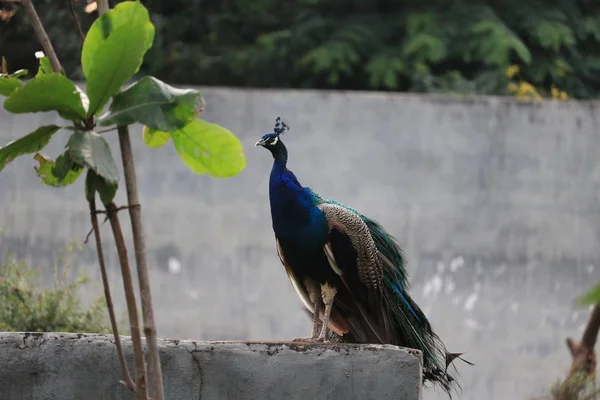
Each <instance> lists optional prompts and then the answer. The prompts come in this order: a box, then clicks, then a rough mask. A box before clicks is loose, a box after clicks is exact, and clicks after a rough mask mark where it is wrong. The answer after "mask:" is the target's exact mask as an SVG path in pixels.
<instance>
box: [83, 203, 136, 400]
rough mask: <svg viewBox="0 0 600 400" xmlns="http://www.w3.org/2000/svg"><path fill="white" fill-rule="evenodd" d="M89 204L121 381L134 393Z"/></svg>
mask: <svg viewBox="0 0 600 400" xmlns="http://www.w3.org/2000/svg"><path fill="white" fill-rule="evenodd" d="M89 205H90V218H91V220H92V229H93V231H94V237H95V239H96V251H97V252H98V262H99V263H100V273H101V274H102V286H103V287H104V298H105V299H106V307H107V308H108V315H109V317H110V325H111V327H112V331H113V336H114V338H115V346H116V347H117V355H118V356H119V363H120V364H121V373H122V375H123V380H122V381H121V382H122V383H123V385H125V387H127V388H128V389H129V390H131V391H132V392H134V393H135V383H134V382H133V380H132V379H131V374H130V373H129V368H128V367H127V362H126V361H125V355H124V354H123V347H122V346H121V338H120V336H119V328H118V326H117V319H116V318H115V308H114V306H113V302H112V296H111V294H110V284H109V282H108V274H107V273H106V263H105V262H104V252H103V251H102V239H101V237H100V228H99V226H98V214H97V213H96V201H95V200H92V201H90V202H89Z"/></svg>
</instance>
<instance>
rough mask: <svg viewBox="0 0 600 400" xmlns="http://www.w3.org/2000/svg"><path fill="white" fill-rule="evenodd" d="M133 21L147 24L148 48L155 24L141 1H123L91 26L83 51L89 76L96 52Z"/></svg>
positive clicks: (146, 47)
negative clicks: (114, 33) (119, 29)
mask: <svg viewBox="0 0 600 400" xmlns="http://www.w3.org/2000/svg"><path fill="white" fill-rule="evenodd" d="M132 22H135V23H140V24H142V25H144V26H145V29H146V31H147V33H148V35H147V36H146V41H145V42H144V47H145V49H146V50H148V49H149V48H150V47H152V42H153V40H154V26H153V25H152V23H151V22H150V16H149V14H148V10H147V9H146V8H145V7H144V6H143V5H142V4H141V3H140V2H139V1H123V2H121V3H119V4H117V5H116V6H115V7H114V8H112V9H110V10H109V11H108V12H107V13H105V14H103V15H101V16H100V17H98V18H97V19H96V21H95V22H94V23H93V24H92V26H91V27H90V30H89V31H88V33H87V35H86V37H85V41H84V42H83V49H82V52H81V65H82V67H83V73H84V74H85V75H86V76H88V75H89V74H90V72H91V70H92V65H93V64H94V59H95V54H96V52H97V51H98V49H99V48H100V47H101V46H102V45H104V44H105V43H106V41H107V39H108V38H109V36H110V34H111V33H113V32H114V31H115V30H116V29H118V28H121V27H123V26H125V25H128V24H131V23H132Z"/></svg>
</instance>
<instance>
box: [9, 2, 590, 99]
mask: <svg viewBox="0 0 600 400" xmlns="http://www.w3.org/2000/svg"><path fill="white" fill-rule="evenodd" d="M40 3H42V1H40ZM113 3H114V2H113ZM145 3H146V5H147V6H148V7H149V8H150V9H151V10H152V13H153V15H152V18H153V21H154V22H155V24H156V27H157V35H156V45H155V47H154V48H153V49H152V51H151V54H150V55H149V56H148V57H147V62H146V64H145V65H144V67H143V68H144V71H143V72H144V73H149V74H153V75H156V76H158V77H159V78H160V79H163V80H166V81H169V82H173V83H184V82H185V83H186V84H202V85H223V86H254V87H281V88H323V89H324V88H332V89H354V90H393V91H416V92H457V93H465V94H469V93H474V94H513V93H516V92H515V87H514V85H511V84H512V83H514V82H513V80H512V79H513V78H514V77H515V75H518V76H517V78H518V81H519V82H525V83H528V84H530V85H531V86H532V88H531V89H533V90H535V92H536V93H537V94H538V95H539V96H553V95H552V93H554V97H558V98H560V97H561V96H563V95H562V94H561V93H562V92H565V93H568V94H569V96H570V97H575V98H597V97H598V96H599V93H600V2H597V1H594V0H545V1H543V0H455V1H447V0H419V1H417V0H406V1H402V2H400V1H393V0H371V1H356V0H352V1H351V0H288V1H285V2H280V1H276V0H219V1H216V0H186V1H183V0H149V1H147V2H145ZM83 6H84V5H83V4H79V5H78V9H82V8H83ZM3 7H5V8H6V7H9V6H3ZM39 12H40V14H41V15H42V18H43V19H44V22H45V23H46V25H47V26H48V27H49V31H50V32H49V33H50V36H51V37H52V39H53V40H54V42H55V43H57V47H58V49H57V50H58V52H59V56H60V58H61V59H62V60H63V64H65V65H64V66H65V68H66V70H67V72H68V73H69V74H70V76H72V77H77V76H78V74H80V71H78V70H77V69H76V68H77V67H76V65H77V59H78V56H79V54H77V53H78V48H79V46H78V43H77V40H78V39H77V36H76V31H75V27H74V25H73V22H72V21H71V20H70V15H69V11H68V7H67V2H66V1H64V2H56V1H51V0H44V2H43V4H40V6H39ZM81 14H82V24H83V26H84V29H86V28H87V27H88V26H89V24H90V23H91V22H92V20H93V18H92V17H90V16H86V15H85V14H84V13H81ZM29 29H30V28H29V26H28V24H27V23H26V21H25V19H24V17H23V16H22V15H19V13H17V15H16V16H15V17H14V18H12V19H11V20H10V21H8V22H0V53H2V55H4V56H5V57H6V58H7V59H8V60H9V64H10V65H11V66H12V67H13V68H17V67H18V68H23V67H26V66H29V65H31V66H33V65H35V59H34V58H33V51H34V50H35V49H36V44H35V43H34V42H33V41H32V40H31V38H32V37H33V35H31V34H30V32H29ZM511 66H517V67H518V70H517V73H514V74H513V75H512V77H510V76H509V75H510V74H509V68H510V67H511ZM31 69H32V70H35V68H31ZM526 89H527V88H526V87H525V86H523V87H521V88H520V90H521V91H523V90H526ZM527 90H529V89H527ZM557 93H558V94H557ZM534 97H535V96H534Z"/></svg>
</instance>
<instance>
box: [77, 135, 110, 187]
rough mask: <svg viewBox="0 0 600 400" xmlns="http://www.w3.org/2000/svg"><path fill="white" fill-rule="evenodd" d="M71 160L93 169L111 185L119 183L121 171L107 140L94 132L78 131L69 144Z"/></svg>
mask: <svg viewBox="0 0 600 400" xmlns="http://www.w3.org/2000/svg"><path fill="white" fill-rule="evenodd" d="M67 148H68V149H69V154H70V156H71V159H72V160H73V161H74V162H75V163H76V164H79V165H81V166H85V167H88V168H89V169H93V170H94V171H95V172H96V173H97V174H98V175H100V176H101V177H103V178H104V179H106V180H107V181H108V182H109V183H117V182H118V180H119V171H118V170H117V165H116V164H115V160H114V159H113V156H112V153H111V151H110V146H109V145H108V143H107V142H106V140H105V139H104V138H103V137H102V136H100V135H98V134H97V133H96V132H92V131H85V132H83V131H76V132H75V133H73V135H71V137H70V138H69V142H68V143H67Z"/></svg>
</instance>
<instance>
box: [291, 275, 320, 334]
mask: <svg viewBox="0 0 600 400" xmlns="http://www.w3.org/2000/svg"><path fill="white" fill-rule="evenodd" d="M305 285H306V290H307V292H308V298H309V299H310V302H311V303H312V305H313V307H314V310H315V312H314V313H313V321H312V331H311V335H310V337H308V338H295V339H292V341H293V342H313V341H316V340H317V338H318V337H319V325H320V323H321V321H320V318H319V314H320V313H321V310H323V303H321V296H320V293H319V292H320V290H319V285H318V284H317V283H316V282H315V281H313V280H310V279H307V280H306V281H305Z"/></svg>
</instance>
